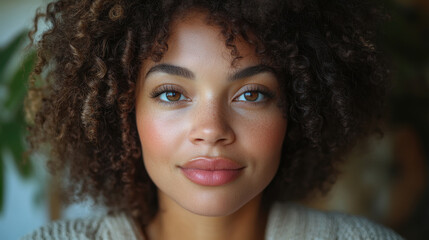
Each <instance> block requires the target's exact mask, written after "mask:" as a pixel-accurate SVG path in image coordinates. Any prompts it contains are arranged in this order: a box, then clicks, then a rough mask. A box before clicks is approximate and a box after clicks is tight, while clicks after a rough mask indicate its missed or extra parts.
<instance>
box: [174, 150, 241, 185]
mask: <svg viewBox="0 0 429 240" xmlns="http://www.w3.org/2000/svg"><path fill="white" fill-rule="evenodd" d="M179 168H180V169H181V170H182V172H183V174H184V175H185V176H186V177H187V178H188V179H189V180H190V181H192V182H193V183H196V184H199V185H203V186H220V185H224V184H227V183H229V182H232V181H234V180H235V179H237V177H238V176H239V175H240V173H241V172H242V171H243V169H244V168H245V167H244V166H242V165H240V164H238V163H237V162H234V161H232V160H230V159H227V158H209V157H199V158H194V159H192V160H191V161H189V162H187V163H185V164H184V165H183V166H180V167H179Z"/></svg>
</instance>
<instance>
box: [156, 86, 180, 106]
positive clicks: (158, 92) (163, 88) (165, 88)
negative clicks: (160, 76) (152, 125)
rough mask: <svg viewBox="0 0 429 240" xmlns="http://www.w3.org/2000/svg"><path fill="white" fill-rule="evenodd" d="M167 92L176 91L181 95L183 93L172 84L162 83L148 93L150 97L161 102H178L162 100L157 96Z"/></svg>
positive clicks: (176, 102)
mask: <svg viewBox="0 0 429 240" xmlns="http://www.w3.org/2000/svg"><path fill="white" fill-rule="evenodd" d="M168 92H175V93H178V94H180V95H182V96H184V95H185V94H184V93H183V91H182V90H181V89H180V88H178V87H176V86H174V85H162V86H161V87H159V88H157V89H155V90H153V91H152V92H151V93H150V97H151V98H156V99H157V100H158V101H159V102H161V103H163V104H178V103H179V101H164V100H161V99H159V96H161V94H164V93H168Z"/></svg>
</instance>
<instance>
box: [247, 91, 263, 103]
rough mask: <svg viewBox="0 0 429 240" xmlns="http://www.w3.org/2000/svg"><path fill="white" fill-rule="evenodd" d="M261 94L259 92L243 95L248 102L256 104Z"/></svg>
mask: <svg viewBox="0 0 429 240" xmlns="http://www.w3.org/2000/svg"><path fill="white" fill-rule="evenodd" d="M259 94H260V93H258V92H255V91H251V92H245V93H244V94H243V95H244V98H245V99H246V100H247V101H250V102H254V101H256V100H257V99H258V97H259Z"/></svg>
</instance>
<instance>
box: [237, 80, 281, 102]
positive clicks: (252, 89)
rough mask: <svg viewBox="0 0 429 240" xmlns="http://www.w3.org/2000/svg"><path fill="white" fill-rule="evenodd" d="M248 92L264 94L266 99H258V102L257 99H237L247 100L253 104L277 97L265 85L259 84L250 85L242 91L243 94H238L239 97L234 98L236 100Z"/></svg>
mask: <svg viewBox="0 0 429 240" xmlns="http://www.w3.org/2000/svg"><path fill="white" fill-rule="evenodd" d="M247 92H257V93H259V94H262V96H263V97H264V99H263V100H262V101H258V102H255V101H237V102H246V103H251V104H258V103H263V102H266V101H269V100H270V99H272V98H274V97H275V94H274V93H273V92H272V91H270V90H268V89H266V88H264V87H261V86H258V85H248V86H246V87H245V89H244V90H243V91H242V92H241V94H240V95H238V97H236V98H234V101H236V99H238V98H239V97H241V96H242V95H243V94H245V93H247ZM258 98H259V97H258Z"/></svg>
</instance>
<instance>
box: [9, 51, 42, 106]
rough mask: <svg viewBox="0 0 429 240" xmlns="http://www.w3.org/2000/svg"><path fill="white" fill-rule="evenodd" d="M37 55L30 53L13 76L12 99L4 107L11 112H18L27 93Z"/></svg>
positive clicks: (10, 89) (11, 84) (11, 85)
mask: <svg viewBox="0 0 429 240" xmlns="http://www.w3.org/2000/svg"><path fill="white" fill-rule="evenodd" d="M35 59H36V53H35V52H32V53H30V54H29V55H28V56H27V57H26V58H25V59H24V61H23V63H22V65H21V67H20V68H19V69H18V70H17V71H16V72H15V74H14V75H13V78H12V81H11V82H10V85H9V92H10V97H9V99H7V100H6V102H5V105H4V107H5V108H6V109H9V110H18V109H19V108H20V107H21V105H22V103H23V101H24V97H25V94H26V92H27V82H28V78H29V76H30V74H31V71H32V70H33V66H34V62H35Z"/></svg>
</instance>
